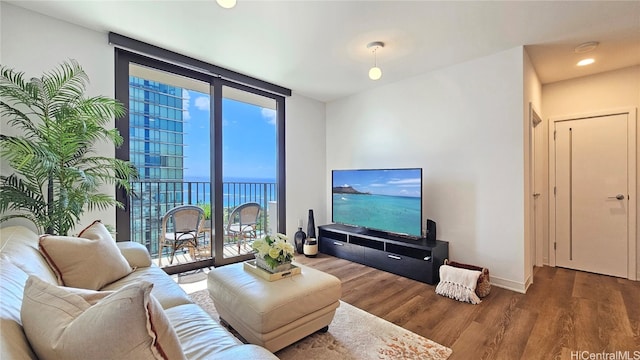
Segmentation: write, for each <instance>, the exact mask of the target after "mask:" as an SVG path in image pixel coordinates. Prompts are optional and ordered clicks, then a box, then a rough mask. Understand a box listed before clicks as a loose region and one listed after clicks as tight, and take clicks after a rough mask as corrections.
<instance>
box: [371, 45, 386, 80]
mask: <svg viewBox="0 0 640 360" xmlns="http://www.w3.org/2000/svg"><path fill="white" fill-rule="evenodd" d="M383 47H384V43H383V42H382V41H374V42H370V43H369V44H367V49H371V48H373V50H372V51H373V67H372V68H371V69H369V79H371V80H378V79H380V78H381V77H382V70H381V69H380V68H379V67H378V56H377V51H378V49H379V48H383Z"/></svg>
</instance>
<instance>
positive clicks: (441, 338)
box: [296, 254, 640, 360]
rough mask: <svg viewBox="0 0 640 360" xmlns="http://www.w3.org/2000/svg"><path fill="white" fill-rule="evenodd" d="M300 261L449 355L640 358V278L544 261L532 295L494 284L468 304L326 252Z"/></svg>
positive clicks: (348, 298)
mask: <svg viewBox="0 0 640 360" xmlns="http://www.w3.org/2000/svg"><path fill="white" fill-rule="evenodd" d="M296 261H297V262H299V263H302V264H305V265H308V266H311V267H313V268H316V269H319V270H322V271H325V272H327V273H330V274H333V275H335V276H336V277H338V278H339V279H340V280H341V281H342V300H343V301H345V302H347V303H349V304H352V305H354V306H356V307H359V308H361V309H363V310H365V311H367V312H369V313H371V314H374V315H376V316H378V317H381V318H383V319H385V320H387V321H390V322H392V323H394V324H396V325H399V326H401V327H403V328H405V329H408V330H410V331H413V332H415V333H417V334H420V335H422V336H424V337H426V338H429V339H431V340H433V341H436V342H438V343H440V344H442V345H445V346H448V347H450V348H452V349H453V354H452V355H451V357H450V359H451V360H457V359H463V360H468V359H510V360H511V359H527V360H528V359H568V360H573V359H578V356H577V353H576V352H577V351H580V352H582V351H587V352H590V353H600V354H601V353H602V352H607V353H610V352H617V351H623V352H624V351H628V352H629V353H628V356H629V357H628V358H629V359H634V356H635V358H636V359H640V282H635V281H629V280H625V279H618V278H614V277H609V276H603V275H596V274H591V273H586V272H581V271H573V270H568V269H562V268H553V267H542V268H536V269H535V271H534V283H533V285H531V287H530V288H529V290H528V291H527V294H520V293H516V292H513V291H509V290H505V289H501V288H498V287H495V286H494V287H492V289H491V294H489V296H487V297H486V298H485V299H484V300H483V302H482V303H481V304H479V305H470V304H465V303H461V302H458V301H454V300H451V299H448V298H445V297H442V296H439V295H436V293H435V286H432V285H427V284H423V283H421V282H417V281H414V280H410V279H407V278H404V277H401V276H397V275H393V274H391V273H387V272H384V271H380V270H377V269H373V268H370V267H367V266H364V265H360V264H357V263H353V262H350V261H347V260H343V259H338V258H335V257H332V256H329V255H324V254H319V256H318V257H317V258H306V257H304V256H297V257H296ZM636 351H637V352H636ZM587 355H588V354H587ZM594 356H595V355H594ZM600 356H603V355H600ZM594 358H595V357H594ZM600 358H603V357H600ZM616 359H623V358H622V357H619V358H616Z"/></svg>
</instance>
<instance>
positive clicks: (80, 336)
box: [21, 276, 185, 360]
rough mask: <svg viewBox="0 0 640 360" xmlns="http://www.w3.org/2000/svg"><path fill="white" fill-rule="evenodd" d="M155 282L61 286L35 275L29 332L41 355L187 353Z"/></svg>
mask: <svg viewBox="0 0 640 360" xmlns="http://www.w3.org/2000/svg"><path fill="white" fill-rule="evenodd" d="M152 287H153V284H152V283H149V282H146V281H140V282H137V283H133V284H130V285H127V286H124V287H123V288H121V289H120V290H117V291H104V292H96V291H89V290H81V289H73V288H65V287H58V286H55V285H52V284H49V283H47V282H45V281H42V280H40V279H39V278H37V277H35V276H30V277H29V279H28V280H27V283H26V285H25V289H24V298H23V302H22V309H21V318H22V324H23V328H24V332H25V334H26V335H27V338H28V339H29V343H30V344H31V347H32V348H33V350H34V351H35V353H36V355H37V356H38V358H39V359H70V360H73V359H83V360H85V359H141V360H145V359H171V360H173V359H185V357H184V354H183V352H182V348H181V347H180V342H179V340H178V337H177V335H176V333H175V330H174V329H173V327H172V326H171V324H170V323H169V320H168V319H167V316H166V315H165V313H164V311H163V310H162V307H161V306H160V304H159V303H158V301H157V300H156V299H155V298H154V297H153V296H151V288H152Z"/></svg>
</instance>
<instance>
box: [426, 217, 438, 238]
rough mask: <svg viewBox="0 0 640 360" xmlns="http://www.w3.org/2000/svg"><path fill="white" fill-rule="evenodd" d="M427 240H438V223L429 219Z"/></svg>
mask: <svg viewBox="0 0 640 360" xmlns="http://www.w3.org/2000/svg"><path fill="white" fill-rule="evenodd" d="M427 240H429V241H435V240H436V222H435V221H433V220H431V219H427Z"/></svg>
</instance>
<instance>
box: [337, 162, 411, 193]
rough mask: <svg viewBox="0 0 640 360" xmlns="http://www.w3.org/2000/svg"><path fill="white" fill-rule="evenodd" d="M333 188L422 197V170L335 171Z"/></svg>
mask: <svg viewBox="0 0 640 360" xmlns="http://www.w3.org/2000/svg"><path fill="white" fill-rule="evenodd" d="M332 176H333V186H334V187H338V186H351V187H353V188H354V189H356V190H358V191H360V192H370V193H371V194H376V195H391V196H408V197H420V195H421V193H422V185H421V184H422V169H389V170H334V171H333V175H332Z"/></svg>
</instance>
